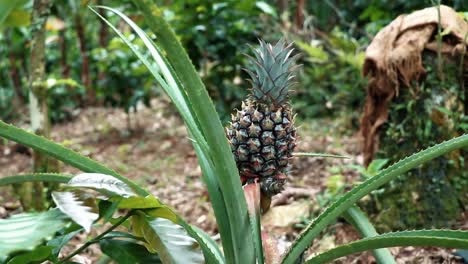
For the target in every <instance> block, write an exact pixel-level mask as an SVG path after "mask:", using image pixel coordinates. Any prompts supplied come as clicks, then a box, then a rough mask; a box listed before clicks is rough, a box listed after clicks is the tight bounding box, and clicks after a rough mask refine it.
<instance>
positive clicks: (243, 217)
mask: <svg viewBox="0 0 468 264" xmlns="http://www.w3.org/2000/svg"><path fill="white" fill-rule="evenodd" d="M133 2H134V3H135V5H136V6H137V8H138V10H139V12H141V14H142V15H143V17H144V21H145V23H146V25H148V27H149V28H150V29H151V32H152V33H151V34H148V33H146V32H145V31H144V30H142V29H141V28H140V27H139V26H138V25H137V24H136V23H135V22H134V21H133V20H132V19H130V18H129V17H128V16H127V15H125V14H124V13H122V12H121V11H119V10H117V9H113V8H110V7H105V6H95V7H90V10H91V11H92V13H93V14H95V15H96V16H98V17H99V18H100V19H102V21H104V23H105V24H106V26H108V27H109V28H111V29H112V30H113V31H114V32H115V33H116V34H117V35H118V36H119V37H120V38H121V39H122V41H123V42H124V43H125V44H126V46H128V48H129V49H130V50H131V51H132V52H133V53H134V54H135V55H136V57H137V58H138V62H137V61H136V60H135V61H134V62H133V63H139V64H140V63H141V65H144V66H145V68H146V70H147V71H148V72H149V73H150V74H151V75H152V76H153V77H154V79H155V81H156V82H157V83H158V85H159V86H160V87H161V88H162V89H163V90H164V92H165V93H166V94H167V96H168V97H169V98H170V99H171V101H172V103H173V104H174V106H175V108H176V109H177V110H178V112H179V114H180V116H181V118H182V119H183V120H184V122H185V125H186V128H187V131H188V133H189V135H190V138H191V141H192V145H193V148H194V149H195V152H196V154H197V157H198V161H199V165H200V167H201V170H202V175H203V181H204V183H205V185H206V188H207V191H208V193H209V196H210V200H211V205H212V207H213V210H214V214H215V216H216V220H217V224H218V230H219V234H220V238H221V245H218V243H217V242H216V241H215V240H214V239H213V238H212V237H210V236H209V235H208V234H206V233H205V232H204V231H202V230H201V229H199V228H197V227H195V226H193V225H190V224H188V223H187V222H186V221H185V220H184V219H182V218H181V217H180V216H179V215H178V213H177V212H176V211H175V210H173V209H172V208H170V207H168V206H166V205H165V204H164V201H160V200H159V199H158V198H157V197H155V196H154V195H152V194H151V193H149V192H148V191H147V190H146V189H145V188H143V187H142V186H139V185H138V184H136V183H135V182H133V181H132V180H130V179H129V178H127V177H125V176H123V175H121V174H119V173H117V172H116V171H114V170H111V169H109V168H107V167H106V166H104V165H103V164H100V163H98V162H96V161H94V160H92V159H89V158H87V157H85V156H83V155H81V154H79V153H77V152H74V151H73V150H70V149H69V148H66V147H64V146H62V145H60V144H57V143H54V142H53V141H51V140H49V139H46V138H45V137H41V136H38V135H35V134H33V133H30V132H27V131H25V130H24V129H21V128H18V127H15V126H13V125H8V124H6V123H4V122H0V136H1V137H3V138H5V139H7V140H11V141H15V142H17V143H19V144H22V145H25V146H27V147H30V148H32V149H34V150H35V151H36V152H39V153H42V154H45V155H48V156H49V157H51V158H54V159H57V160H60V161H62V162H64V163H65V164H68V165H71V166H73V167H75V168H77V169H79V170H81V171H83V172H84V173H80V174H77V175H66V174H60V173H47V172H46V173H35V174H34V173H33V174H24V175H12V176H9V177H3V178H1V179H0V185H12V184H19V183H25V182H35V183H37V182H44V183H49V185H46V187H47V186H48V188H49V190H48V191H49V192H50V199H49V202H50V206H49V208H48V209H47V210H44V211H41V212H25V213H22V214H18V215H14V216H12V217H10V218H8V219H2V220H0V259H1V261H2V262H5V263H27V262H41V261H45V260H49V261H52V262H54V263H71V262H72V261H73V257H75V256H76V255H79V254H80V253H82V252H83V251H84V250H86V249H87V248H88V247H90V246H91V245H94V244H98V245H99V247H100V249H101V251H102V252H103V253H104V254H105V255H107V256H108V257H109V258H111V259H113V260H114V261H116V262H118V263H159V262H162V263H285V264H292V263H326V262H330V261H333V260H335V259H338V258H340V257H342V256H346V255H349V254H354V253H357V252H362V251H366V250H373V254H374V256H375V258H376V259H377V261H379V262H380V263H395V260H394V259H393V257H392V256H391V254H390V252H389V251H388V250H386V249H384V248H386V247H395V246H408V245H413V246H438V247H447V248H460V249H468V231H462V230H443V229H433V230H420V231H418V230H414V231H400V232H390V233H384V234H378V233H377V231H376V230H375V228H374V227H373V225H372V224H371V222H370V221H369V219H367V217H366V215H365V213H363V212H362V211H361V210H360V209H359V208H358V207H357V206H356V203H357V202H358V201H359V200H360V199H362V198H363V197H365V196H366V195H369V194H371V193H372V192H373V191H375V190H377V189H378V188H381V187H382V186H385V184H387V183H389V182H390V181H392V180H394V179H396V178H397V177H399V176H400V175H402V174H404V173H407V172H408V171H410V170H412V169H415V168H420V166H421V165H423V164H426V163H431V162H434V160H437V159H440V158H441V157H444V156H447V155H454V153H457V152H458V151H460V149H463V148H466V147H468V135H466V134H464V135H458V136H456V135H453V136H451V137H449V138H450V139H449V138H447V141H444V142H442V140H440V142H437V144H436V145H434V146H432V147H429V148H426V149H425V150H422V151H420V152H417V153H415V154H412V155H409V156H408V157H406V158H403V159H401V160H400V161H398V162H396V163H394V164H393V165H391V166H388V167H386V168H383V165H381V166H379V165H378V164H376V165H375V168H374V169H371V168H368V169H367V170H363V172H364V173H363V174H364V177H363V179H362V180H363V181H362V182H361V183H360V184H356V185H355V186H353V188H351V189H350V190H347V191H346V192H344V190H342V189H341V190H338V189H336V190H331V191H332V192H334V193H336V194H338V193H339V195H336V197H333V199H332V202H331V203H329V204H328V205H327V207H325V208H324V209H323V211H322V212H321V213H320V214H319V215H318V216H317V217H316V218H314V219H313V220H312V221H311V222H310V223H308V224H307V226H305V228H304V229H303V231H302V232H301V234H300V235H299V236H298V237H297V239H296V240H295V241H293V242H292V244H291V246H290V247H289V249H288V250H287V251H286V252H285V254H284V255H279V254H278V248H277V244H276V242H275V239H274V238H272V237H270V236H269V234H268V233H266V232H263V231H262V228H261V216H262V214H261V202H262V200H261V199H262V198H261V195H260V193H261V191H260V183H259V182H257V181H253V182H247V183H246V184H245V185H244V186H242V185H241V178H240V176H239V171H238V168H237V167H236V162H235V160H234V157H233V155H232V152H231V147H230V146H229V143H228V141H227V138H226V135H225V131H224V128H223V126H222V123H221V121H220V118H219V116H218V115H217V114H216V111H215V105H214V104H213V102H212V101H211V99H210V97H209V95H208V91H207V89H206V87H205V85H204V84H203V82H202V79H201V78H200V77H199V75H198V73H197V71H196V70H195V67H194V66H193V65H192V64H191V62H190V59H189V56H188V55H187V53H186V51H185V50H184V49H183V48H182V45H181V43H180V41H179V40H178V38H177V37H176V35H175V34H174V32H173V31H172V29H171V28H170V27H169V25H168V23H167V22H166V21H165V19H164V16H163V12H164V11H163V10H162V9H159V8H158V7H157V6H156V5H154V3H153V2H152V1H149V0H134V1H133ZM263 8H265V7H264V6H263ZM107 16H109V18H108V19H107V18H106V17H107ZM111 17H112V18H111ZM117 17H118V18H119V19H121V20H119V21H121V22H120V24H119V25H120V27H122V25H125V26H126V27H130V28H131V29H132V31H133V34H131V35H129V34H124V33H123V32H122V30H120V29H119V27H116V26H115V25H116V24H117V23H115V22H113V21H115V20H114V19H115V18H117ZM153 34H154V36H156V38H152V37H151V36H153ZM265 45H266V44H265ZM307 48H309V50H310V48H311V47H307V46H304V49H307ZM315 48H316V47H315ZM312 49H313V48H312ZM352 52H356V50H354V49H352ZM337 54H338V55H337V60H340V61H342V60H344V62H343V63H346V64H351V65H354V64H356V65H359V63H358V62H356V61H355V60H354V59H351V57H352V56H350V55H346V54H344V53H342V54H341V55H340V53H339V52H338V53H337ZM346 58H348V59H346ZM353 67H355V66H353ZM146 70H145V71H143V69H142V68H139V69H138V71H139V72H141V73H142V74H147V72H146ZM260 70H261V69H260ZM257 77H258V76H257ZM127 99H129V98H127ZM425 147H428V145H425ZM416 150H417V149H416V148H414V149H413V150H412V151H411V152H416ZM295 155H306V156H325V157H326V156H327V155H325V154H316V153H302V154H301V153H296V154H295ZM328 156H329V157H333V155H328ZM335 157H336V156H335ZM109 158H112V157H109ZM381 164H383V162H382V163H381ZM51 183H53V184H51ZM264 210H265V209H264ZM340 216H343V217H345V219H347V221H348V222H349V223H351V224H352V225H353V226H354V227H355V228H356V229H357V230H358V231H359V232H360V233H361V235H362V239H360V240H357V241H354V242H351V243H348V244H346V245H341V246H338V247H336V248H333V249H329V250H327V251H325V252H321V253H320V254H318V255H314V256H312V257H310V258H308V259H305V258H304V254H305V251H306V250H307V249H308V248H309V247H310V245H311V244H312V242H313V241H314V239H316V238H318V237H319V236H320V235H321V233H322V231H324V230H325V228H326V227H327V226H328V225H330V224H331V223H333V222H334V221H335V220H336V219H337V218H338V217H340ZM91 230H93V231H94V230H95V231H96V233H97V235H96V236H94V237H92V238H90V239H89V240H87V241H85V242H84V243H83V244H82V245H81V246H80V247H78V248H77V249H76V250H74V251H73V252H70V253H68V254H66V255H60V250H61V249H62V247H63V246H64V245H66V244H67V243H69V241H70V240H71V239H72V238H73V237H74V236H75V235H77V234H78V233H79V232H83V231H84V232H90V231H91ZM221 246H222V249H221Z"/></svg>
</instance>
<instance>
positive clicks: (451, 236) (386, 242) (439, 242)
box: [306, 230, 468, 264]
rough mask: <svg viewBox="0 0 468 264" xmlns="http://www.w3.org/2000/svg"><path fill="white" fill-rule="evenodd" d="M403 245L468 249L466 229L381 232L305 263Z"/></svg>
mask: <svg viewBox="0 0 468 264" xmlns="http://www.w3.org/2000/svg"><path fill="white" fill-rule="evenodd" d="M405 246H436V247H445V248H460V249H468V231H454V230H420V231H402V232H394V233H388V234H382V235H379V236H375V237H370V238H364V239H361V240H358V241H355V242H351V243H349V244H345V245H342V246H338V247H336V248H334V249H331V250H329V251H326V252H324V253H322V254H320V255H318V256H315V257H313V258H311V259H310V260H308V261H307V262H306V263H309V264H320V263H328V262H331V261H332V260H334V259H337V258H340V257H343V256H347V255H351V254H354V253H358V252H362V251H366V250H371V249H378V248H386V247H405Z"/></svg>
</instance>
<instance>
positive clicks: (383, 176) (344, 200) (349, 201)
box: [282, 134, 468, 264]
mask: <svg viewBox="0 0 468 264" xmlns="http://www.w3.org/2000/svg"><path fill="white" fill-rule="evenodd" d="M465 147H468V135H467V134H466V135H462V136H459V137H456V138H453V139H451V140H449V141H446V142H443V143H441V144H438V145H435V146H433V147H430V148H428V149H426V150H423V151H421V152H418V153H416V154H413V155H411V156H409V157H407V158H405V159H403V160H401V161H399V162H397V163H395V164H393V165H392V166H389V167H387V168H385V169H384V170H382V171H380V172H379V173H378V174H377V175H375V176H374V177H372V178H369V179H367V180H366V181H365V182H363V183H361V184H360V185H358V186H356V187H354V188H353V189H352V190H351V191H349V192H347V193H346V194H344V195H343V196H341V197H340V198H338V199H337V200H336V201H335V202H334V203H333V204H332V205H331V206H330V207H328V208H327V209H325V211H324V212H322V213H321V214H320V215H319V216H318V217H317V218H315V219H314V220H312V222H311V223H310V224H309V225H308V226H307V227H306V228H305V229H304V231H303V232H302V233H301V234H300V235H299V237H298V239H297V240H296V241H294V243H293V245H292V246H291V247H290V249H289V250H288V252H287V253H286V255H285V257H284V259H283V262H282V263H287V264H293V263H295V261H296V260H297V259H298V258H299V257H300V255H301V254H302V253H303V252H304V251H305V250H306V249H307V248H308V247H309V246H310V244H311V243H312V241H313V240H314V239H315V238H316V237H317V236H318V235H319V234H320V232H321V231H322V230H324V229H325V228H326V227H327V225H328V224H330V223H331V222H332V221H334V220H335V219H336V218H337V217H339V216H340V215H341V214H342V213H344V212H345V211H346V210H347V209H348V208H350V207H351V206H352V205H353V204H355V203H356V202H357V201H358V200H359V199H361V198H362V197H364V196H366V195H367V194H369V193H370V192H372V191H373V190H375V189H377V188H379V187H380V186H382V185H383V184H385V183H387V182H389V181H391V180H393V179H395V178H397V177H398V176H400V175H401V174H403V173H405V172H407V171H409V170H411V169H413V168H415V167H417V166H419V165H421V164H423V163H425V162H428V161H430V160H432V159H434V158H436V157H439V156H441V155H444V154H447V153H449V152H451V151H454V150H456V149H460V148H465Z"/></svg>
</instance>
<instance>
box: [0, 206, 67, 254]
mask: <svg viewBox="0 0 468 264" xmlns="http://www.w3.org/2000/svg"><path fill="white" fill-rule="evenodd" d="M67 223H68V221H67V219H66V216H65V215H64V214H63V213H62V212H60V211H59V210H57V209H53V210H49V211H46V212H41V213H26V214H19V215H14V216H12V217H10V218H8V219H0V256H8V255H9V254H10V253H12V252H15V251H18V250H32V249H34V247H36V246H37V245H39V244H40V243H42V242H43V241H44V240H47V239H49V238H51V237H52V236H53V235H54V234H55V233H56V232H57V231H58V230H60V229H62V228H63V227H64V226H65V225H66V224H67Z"/></svg>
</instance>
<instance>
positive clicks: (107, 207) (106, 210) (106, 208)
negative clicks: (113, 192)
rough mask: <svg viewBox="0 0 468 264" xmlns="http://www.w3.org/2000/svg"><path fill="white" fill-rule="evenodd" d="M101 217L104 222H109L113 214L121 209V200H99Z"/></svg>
mask: <svg viewBox="0 0 468 264" xmlns="http://www.w3.org/2000/svg"><path fill="white" fill-rule="evenodd" d="M98 209H99V217H100V218H101V219H102V220H103V221H104V223H107V222H109V220H110V219H111V217H112V215H113V214H114V212H115V211H117V209H119V202H110V201H106V200H99V201H98Z"/></svg>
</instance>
